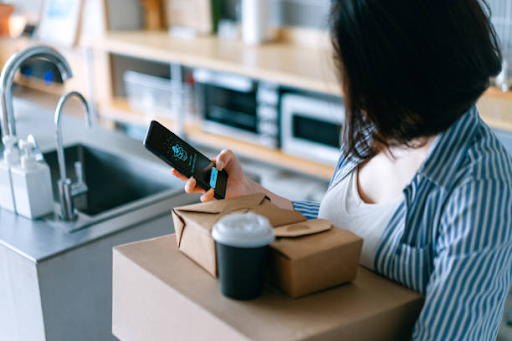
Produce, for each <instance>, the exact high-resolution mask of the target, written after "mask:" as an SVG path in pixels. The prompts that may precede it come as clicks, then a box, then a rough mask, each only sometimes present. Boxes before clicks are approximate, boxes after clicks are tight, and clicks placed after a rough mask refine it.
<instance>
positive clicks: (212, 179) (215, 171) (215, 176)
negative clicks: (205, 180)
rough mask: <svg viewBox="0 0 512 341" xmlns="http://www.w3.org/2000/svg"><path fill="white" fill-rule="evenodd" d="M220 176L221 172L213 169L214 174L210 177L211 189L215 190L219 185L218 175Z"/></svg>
mask: <svg viewBox="0 0 512 341" xmlns="http://www.w3.org/2000/svg"><path fill="white" fill-rule="evenodd" d="M218 174H219V171H218V170H217V168H215V167H213V168H212V174H211V176H210V187H211V188H215V186H216V185H217V175H218Z"/></svg>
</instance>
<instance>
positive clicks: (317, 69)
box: [93, 31, 341, 95]
mask: <svg viewBox="0 0 512 341" xmlns="http://www.w3.org/2000/svg"><path fill="white" fill-rule="evenodd" d="M319 45H320V43H319ZM93 47H94V48H95V49H97V50H100V51H105V52H109V53H115V54H121V55H126V56H131V57H135V58H141V59H148V60H152V61H160V62H165V63H177V64H181V65H183V66H189V67H204V68H208V69H212V70H218V71H225V72H231V73H236V74H240V75H244V76H248V77H251V78H254V79H260V80H266V81H270V82H274V83H278V84H281V85H285V86H291V87H296V88H302V89H306V90H312V91H318V92H322V93H330V94H335V95H339V94H340V92H341V90H340V87H339V85H338V81H337V79H336V75H335V73H334V72H333V71H332V70H333V69H334V68H333V67H332V61H331V50H330V49H328V48H325V47H319V48H316V49H315V48H311V47H305V46H297V45H292V44H290V43H279V42H277V43H269V44H264V45H261V46H247V45H245V44H243V43H242V42H239V41H225V40H222V39H219V38H218V37H216V36H209V37H200V38H194V39H177V38H172V37H171V36H169V34H168V33H167V32H147V31H146V32H144V31H135V32H111V33H108V34H106V35H105V37H103V38H101V39H99V40H97V41H95V42H93Z"/></svg>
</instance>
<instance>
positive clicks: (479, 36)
mask: <svg viewBox="0 0 512 341" xmlns="http://www.w3.org/2000/svg"><path fill="white" fill-rule="evenodd" d="M330 23H331V26H330V28H331V36H332V42H333V46H334V55H335V59H336V61H337V68H338V70H337V71H338V72H339V75H340V79H341V80H342V84H343V92H344V97H345V105H346V119H345V122H346V126H345V128H344V136H343V139H344V147H343V152H342V155H341V157H340V159H339V162H338V165H337V167H336V169H335V171H334V175H333V177H332V180H331V183H330V186H329V190H328V191H327V193H326V195H325V197H324V199H323V201H322V203H320V204H319V203H313V202H291V201H289V200H288V199H285V198H282V197H280V196H278V195H276V194H274V193H271V192H269V191H268V190H266V189H265V188H262V187H261V186H259V185H258V184H256V183H254V182H253V181H251V180H250V179H248V178H247V177H246V176H244V173H243V170H242V167H241V166H240V163H239V162H238V161H237V159H236V158H235V156H234V155H233V153H232V152H230V151H229V150H225V151H222V152H221V153H220V154H219V155H218V156H217V158H216V163H217V168H219V169H223V168H224V169H225V170H226V171H227V172H228V174H229V182H228V187H227V197H236V196H240V195H244V194H250V193H255V192H264V193H266V194H267V195H268V196H269V197H270V198H271V199H272V201H273V202H274V203H275V204H277V205H279V206H281V207H283V208H287V209H290V210H292V209H295V210H298V211H300V212H302V213H303V214H304V215H305V216H306V217H308V218H316V217H319V218H326V219H330V220H332V221H333V222H334V224H335V225H337V226H340V227H343V228H347V229H350V230H352V231H353V232H355V233H356V234H359V235H361V236H362V237H364V239H365V243H364V247H363V253H362V258H361V262H362V264H363V265H364V266H366V267H368V268H370V269H372V270H374V271H375V272H377V273H379V274H382V275H383V276H386V277H388V278H390V279H392V280H394V281H397V282H398V283H401V284H403V285H405V286H407V287H409V288H411V289H413V290H416V291H418V292H420V293H422V294H424V295H425V304H424V307H423V310H422V312H421V315H420V317H419V319H418V321H417V323H416V325H415V329H414V335H413V338H414V339H415V340H491V339H495V338H496V335H497V331H498V327H499V323H500V321H501V316H502V310H503V305H504V301H505V297H506V295H507V292H508V289H509V287H510V283H511V269H512V160H511V159H510V157H509V155H508V154H507V153H506V152H505V150H504V148H503V147H502V146H501V144H500V143H499V142H498V140H497V139H496V137H495V135H494V134H493V133H492V131H491V130H490V129H489V128H488V127H487V126H486V125H485V123H483V122H482V120H481V119H480V117H479V115H478V112H477V110H476V108H475V103H476V101H477V99H478V98H479V97H480V96H481V95H482V93H483V92H484V91H485V90H486V89H487V87H488V85H489V78H490V77H492V76H494V75H496V74H498V73H499V71H500V67H501V62H502V58H501V54H500V52H499V51H500V50H499V46H498V43H497V39H496V35H495V32H494V30H493V28H492V26H491V24H490V23H489V20H488V17H487V15H486V12H485V11H484V8H482V6H481V1H478V0H449V1H446V0H414V1H411V0H337V1H334V2H333V7H332V12H331V20H330ZM173 172H174V175H176V176H178V177H179V178H181V179H182V180H187V183H186V185H185V189H186V191H187V192H189V193H192V192H199V191H201V189H199V188H198V187H196V186H195V180H194V179H192V178H191V179H186V178H185V177H183V176H182V175H181V174H179V173H178V172H176V171H175V170H173ZM212 198H213V192H211V191H209V192H207V193H205V194H203V196H202V198H201V199H202V200H203V201H208V200H211V199H212Z"/></svg>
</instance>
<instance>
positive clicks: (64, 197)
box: [55, 91, 92, 221]
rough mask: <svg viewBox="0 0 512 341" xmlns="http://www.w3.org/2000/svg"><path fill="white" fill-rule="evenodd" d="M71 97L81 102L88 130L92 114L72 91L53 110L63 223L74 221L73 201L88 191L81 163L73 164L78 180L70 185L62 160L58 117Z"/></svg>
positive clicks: (80, 95) (64, 160)
mask: <svg viewBox="0 0 512 341" xmlns="http://www.w3.org/2000/svg"><path fill="white" fill-rule="evenodd" d="M71 97H77V98H78V99H79V100H80V101H81V102H82V104H83V106H84V109H85V112H86V114H87V115H86V123H87V128H90V127H91V123H92V112H91V110H90V108H89V105H88V104H87V101H86V100H85V98H84V96H82V94H80V93H79V92H77V91H72V92H68V93H67V94H65V95H63V96H62V97H61V98H60V99H59V103H58V104H57V108H56V109H55V132H56V135H57V160H58V162H59V172H60V180H59V181H58V187H59V201H60V218H61V219H62V220H65V221H70V220H75V219H76V218H77V214H76V212H75V205H74V204H73V199H74V198H75V197H77V196H79V195H81V194H85V193H86V192H87V191H88V188H87V185H86V183H85V181H84V176H83V171H82V163H81V162H79V161H77V162H75V173H76V176H77V179H78V180H77V182H75V183H72V182H71V179H69V178H68V177H67V174H66V159H65V158H64V145H63V143H62V125H61V123H60V117H61V114H62V110H63V109H64V105H65V104H66V102H67V101H68V99H70V98H71Z"/></svg>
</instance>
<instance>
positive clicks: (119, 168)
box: [43, 144, 183, 232]
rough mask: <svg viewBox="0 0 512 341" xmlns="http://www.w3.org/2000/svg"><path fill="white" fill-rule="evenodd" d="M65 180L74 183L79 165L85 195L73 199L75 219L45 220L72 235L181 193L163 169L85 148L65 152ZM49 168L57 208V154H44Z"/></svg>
mask: <svg viewBox="0 0 512 341" xmlns="http://www.w3.org/2000/svg"><path fill="white" fill-rule="evenodd" d="M64 155H65V159H66V172H67V177H68V178H70V179H71V181H72V182H76V181H77V175H76V172H75V166H74V164H75V162H77V161H80V162H81V163H82V172H83V177H84V181H85V183H86V184H87V187H88V191H87V193H85V194H83V195H81V196H78V197H77V198H75V201H74V203H75V207H76V210H77V212H78V216H79V217H78V219H77V220H76V221H72V222H67V221H66V222H65V221H61V220H60V219H59V218H58V216H57V214H54V215H53V216H52V217H48V221H49V223H50V224H52V225H57V226H59V227H62V228H64V229H66V230H67V231H69V232H73V231H76V230H79V229H82V228H84V227H87V226H90V225H92V224H95V223H98V222H100V221H104V220H106V219H110V218H112V217H115V216H119V215H121V214H123V213H126V212H128V211H131V210H135V209H139V208H141V207H144V206H148V205H151V204H152V203H155V202H158V201H161V200H164V199H166V198H169V197H171V196H173V195H176V194H177V193H179V192H182V191H183V190H182V188H183V184H181V183H180V182H179V181H177V180H176V179H175V178H173V177H172V176H171V174H170V172H169V170H168V169H167V168H166V167H162V166H159V165H157V164H152V163H151V162H147V161H143V160H140V159H136V158H131V157H130V156H129V155H124V156H122V155H118V154H113V153H110V152H107V151H104V150H100V149H97V148H94V147H91V146H88V145H85V144H76V145H72V146H68V147H66V148H65V149H64ZM43 156H44V158H45V160H46V162H47V163H48V165H49V166H50V170H51V176H52V184H53V193H54V198H55V202H56V203H57V204H58V193H59V192H58V188H57V181H58V180H59V179H60V173H59V165H58V162H57V152H56V151H51V152H48V153H45V154H43ZM56 212H58V211H57V210H56Z"/></svg>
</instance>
